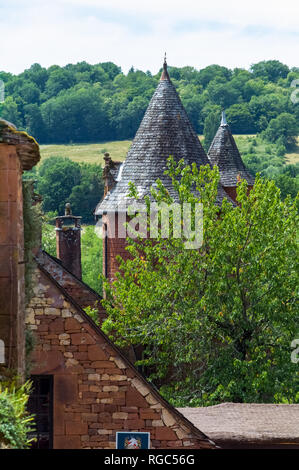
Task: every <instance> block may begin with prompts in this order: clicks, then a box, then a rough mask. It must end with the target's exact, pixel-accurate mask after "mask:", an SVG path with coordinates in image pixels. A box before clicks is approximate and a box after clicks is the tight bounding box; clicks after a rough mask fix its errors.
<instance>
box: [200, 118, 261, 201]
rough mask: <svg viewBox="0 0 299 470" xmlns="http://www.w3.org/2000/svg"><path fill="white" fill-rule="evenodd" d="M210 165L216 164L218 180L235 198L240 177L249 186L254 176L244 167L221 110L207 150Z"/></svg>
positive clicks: (252, 182) (251, 184)
mask: <svg viewBox="0 0 299 470" xmlns="http://www.w3.org/2000/svg"><path fill="white" fill-rule="evenodd" d="M208 158H209V160H210V162H211V164H212V165H217V166H218V167H219V172H220V182H221V184H222V186H223V187H224V189H225V191H226V192H227V194H228V195H229V196H230V197H232V198H233V199H234V200H235V199H236V186H237V183H238V181H240V179H246V181H247V183H248V186H249V187H250V188H251V187H252V186H253V184H254V178H253V176H252V175H251V174H250V173H249V171H248V170H247V169H246V167H245V165H244V163H243V160H242V158H241V155H240V152H239V150H238V147H237V145H236V142H235V139H234V138H233V135H232V133H231V130H230V127H229V125H228V123H227V120H226V116H225V112H224V111H222V117H221V124H220V126H219V129H218V131H217V133H216V135H215V137H214V140H213V142H212V144H211V147H210V149H209V151H208Z"/></svg>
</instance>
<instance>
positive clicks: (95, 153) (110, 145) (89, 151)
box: [40, 135, 299, 165]
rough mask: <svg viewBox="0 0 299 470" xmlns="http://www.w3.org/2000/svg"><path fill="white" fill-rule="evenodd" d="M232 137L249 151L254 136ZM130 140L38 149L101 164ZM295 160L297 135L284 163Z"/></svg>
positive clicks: (119, 155)
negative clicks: (294, 144) (108, 155)
mask: <svg viewBox="0 0 299 470" xmlns="http://www.w3.org/2000/svg"><path fill="white" fill-rule="evenodd" d="M234 137H235V139H236V144H237V146H238V148H239V150H240V152H241V154H242V153H246V152H249V151H250V150H249V149H250V146H251V145H252V143H251V140H252V138H253V137H255V136H254V135H235V136H234ZM199 139H200V140H201V141H202V140H203V136H199ZM131 142H132V141H131V140H120V141H115V142H102V143H98V144H69V145H41V146H40V150H41V157H42V159H44V158H47V157H51V156H58V157H68V158H71V160H74V161H75V162H87V163H100V164H101V165H103V163H104V153H105V152H108V153H110V156H111V158H112V159H113V160H116V161H117V160H119V161H122V160H124V159H125V158H126V154H127V152H128V150H129V148H130V145H131ZM267 146H269V145H267V144H265V143H262V144H258V145H257V147H256V149H255V150H257V151H258V152H264V151H265V148H266V147H267ZM296 162H299V137H298V138H297V149H296V150H295V151H294V152H293V153H288V154H286V163H296Z"/></svg>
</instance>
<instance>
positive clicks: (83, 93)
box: [0, 60, 299, 144]
mask: <svg viewBox="0 0 299 470" xmlns="http://www.w3.org/2000/svg"><path fill="white" fill-rule="evenodd" d="M169 74H170V76H171V79H172V81H173V83H174V85H175V86H176V88H177V90H178V92H179V94H180V96H181V99H182V102H183V104H184V106H185V108H186V110H187V113H188V115H189V118H190V120H191V122H192V124H193V126H194V128H195V129H196V131H197V133H198V134H202V133H203V131H204V126H205V122H208V121H209V117H210V116H211V115H220V111H221V108H225V109H226V113H227V118H228V121H229V123H230V125H231V128H232V131H233V132H234V133H235V134H255V133H257V132H261V131H263V130H265V129H266V128H267V126H268V125H269V123H270V121H271V119H273V118H276V117H277V116H279V115H280V114H281V113H285V112H287V113H290V114H292V115H293V116H295V117H296V119H297V122H299V106H298V104H297V105H296V104H293V103H292V101H291V99H290V95H291V93H292V92H294V88H293V87H292V86H291V84H292V83H294V82H293V80H294V79H296V78H299V68H293V69H289V67H288V66H287V65H284V64H282V63H281V62H279V61H276V60H270V61H262V62H259V63H257V64H254V65H252V66H251V68H250V70H245V69H240V68H238V69H234V70H230V69H228V68H226V67H222V66H219V65H210V66H208V67H205V68H204V69H201V70H196V69H195V68H193V67H189V66H186V67H181V68H177V67H169ZM159 77H160V72H158V73H157V74H156V75H152V74H151V73H150V72H146V73H145V72H142V71H140V70H135V69H134V68H132V69H131V70H130V71H129V72H128V74H124V73H122V71H121V68H120V67H118V66H117V65H115V64H113V63H112V62H104V63H99V64H96V65H90V64H88V63H86V62H80V63H77V64H68V65H66V66H65V67H59V66H58V65H53V66H51V67H49V68H47V69H46V68H43V67H41V66H40V65H39V64H33V65H32V66H31V67H30V68H29V69H28V70H25V71H24V72H22V73H20V74H19V75H13V74H11V73H6V72H0V80H3V82H4V84H5V101H4V103H2V104H0V116H1V117H3V118H5V119H7V120H9V121H11V122H13V123H14V124H16V125H17V126H18V127H19V128H22V129H24V130H26V131H28V132H29V133H30V134H31V135H33V136H34V137H35V138H36V139H37V140H38V141H39V143H41V144H57V143H59V144H69V143H79V142H86V143H90V142H101V141H107V140H108V141H115V140H129V139H132V138H133V137H134V135H135V133H136V130H137V129H138V126H139V124H140V121H141V119H142V117H143V115H144V112H145V110H146V108H147V106H148V103H149V100H150V98H151V96H152V94H153V92H154V90H155V88H156V85H157V83H158V80H159ZM217 119H218V118H217ZM206 120H207V121H206Z"/></svg>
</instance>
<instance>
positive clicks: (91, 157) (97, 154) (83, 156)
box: [40, 140, 131, 165]
mask: <svg viewBox="0 0 299 470" xmlns="http://www.w3.org/2000/svg"><path fill="white" fill-rule="evenodd" d="M130 145H131V141H130V140H120V141H115V142H103V143H99V144H69V145H41V146H40V151H41V157H42V159H44V158H47V157H53V156H58V157H68V158H70V159H71V160H74V161H75V162H86V163H100V164H101V165H103V163H104V153H105V152H108V153H110V155H111V158H112V159H113V160H116V161H117V160H120V161H121V160H124V159H125V157H126V154H127V152H128V149H129V147H130Z"/></svg>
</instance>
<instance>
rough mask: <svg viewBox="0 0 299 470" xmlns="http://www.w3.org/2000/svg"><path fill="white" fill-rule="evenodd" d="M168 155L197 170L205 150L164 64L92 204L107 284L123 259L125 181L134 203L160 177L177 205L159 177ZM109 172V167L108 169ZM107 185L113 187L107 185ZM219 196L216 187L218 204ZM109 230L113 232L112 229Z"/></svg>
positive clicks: (168, 183)
mask: <svg viewBox="0 0 299 470" xmlns="http://www.w3.org/2000/svg"><path fill="white" fill-rule="evenodd" d="M170 155H171V156H172V157H173V158H174V159H175V160H176V161H177V162H178V161H179V160H181V159H182V158H183V159H184V161H185V163H186V165H191V164H192V163H195V164H196V165H197V166H198V167H199V166H201V165H206V164H209V160H208V158H207V156H206V154H205V151H204V149H203V147H202V145H201V143H200V141H199V139H198V136H197V134H196V132H195V131H194V129H193V127H192V125H191V123H190V120H189V118H188V116H187V113H186V111H185V109H184V107H183V105H182V102H181V100H180V97H179V95H178V93H177V91H176V89H175V87H174V85H173V83H172V82H171V80H170V77H169V74H168V70H167V63H166V60H165V61H164V64H163V71H162V75H161V78H160V82H159V84H158V86H157V88H156V91H155V92H154V95H153V97H152V99H151V101H150V103H149V106H148V108H147V110H146V112H145V115H144V117H143V119H142V122H141V124H140V126H139V129H138V131H137V133H136V136H135V138H134V140H133V142H132V145H131V148H130V149H129V151H128V154H127V157H126V160H125V162H124V163H123V165H121V166H120V167H119V170H118V172H117V175H116V174H113V175H112V173H111V174H110V175H108V172H109V165H110V166H111V163H110V162H109V165H108V160H107V162H106V166H105V179H106V180H107V181H108V183H109V184H108V183H107V185H106V186H107V192H106V193H105V196H104V199H103V200H102V201H101V202H100V203H99V204H98V206H97V208H96V210H95V214H96V215H98V216H102V221H103V227H104V237H103V238H104V246H103V260H104V266H103V270H104V275H105V276H106V277H107V278H108V279H110V280H111V279H113V278H114V274H115V272H116V271H117V270H118V264H117V261H116V259H115V257H116V255H120V256H122V258H126V257H127V252H126V250H125V239H124V238H121V237H120V236H119V233H118V225H119V224H118V221H119V218H120V217H122V218H123V220H124V221H126V216H125V214H124V213H123V212H125V208H124V209H123V208H120V205H123V206H124V207H125V206H126V205H129V204H130V203H132V202H133V200H132V199H130V198H129V196H128V194H129V182H133V183H135V185H136V188H137V191H138V194H139V197H140V199H139V200H140V202H142V201H143V199H144V197H145V196H146V195H150V189H151V187H152V186H153V185H154V183H155V182H156V180H157V179H158V178H160V179H161V180H162V182H163V184H164V186H165V187H166V188H167V190H168V191H169V193H170V195H171V196H173V198H174V200H175V201H178V195H177V194H176V193H175V191H174V189H173V187H172V183H171V180H170V178H169V177H168V176H166V175H165V174H164V172H165V170H166V168H167V159H168V157H169V156H170ZM113 170H114V171H115V168H113ZM111 181H113V182H114V184H111ZM224 195H225V193H224V191H223V189H222V188H221V187H219V200H221V199H222V197H223V196H224ZM112 225H113V227H112Z"/></svg>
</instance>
